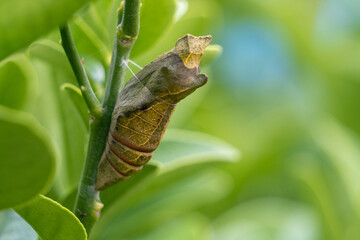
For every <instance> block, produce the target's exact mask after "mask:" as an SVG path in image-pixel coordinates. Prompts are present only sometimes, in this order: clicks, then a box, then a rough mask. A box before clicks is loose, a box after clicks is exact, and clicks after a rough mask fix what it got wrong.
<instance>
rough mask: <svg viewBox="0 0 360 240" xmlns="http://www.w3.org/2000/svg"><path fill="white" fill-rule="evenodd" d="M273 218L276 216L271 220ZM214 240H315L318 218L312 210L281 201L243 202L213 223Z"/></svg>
mask: <svg viewBox="0 0 360 240" xmlns="http://www.w3.org/2000/svg"><path fill="white" fill-rule="evenodd" d="M274 216H276V217H274ZM212 226H213V233H214V236H213V239H223V240H231V239H238V237H239V236H242V238H243V239H254V240H261V239H274V236H276V239H297V240H313V239H318V236H319V232H318V229H319V227H320V219H319V218H318V216H317V214H316V213H315V212H314V210H313V208H311V207H309V206H306V205H304V204H301V203H298V202H295V201H294V202H293V201H290V200H287V199H281V198H271V197H269V198H260V199H254V200H249V201H245V202H243V203H240V204H238V205H237V206H235V207H233V208H231V209H229V210H228V211H226V212H225V213H223V214H222V215H220V216H219V217H218V218H217V219H215V220H214V221H213V223H212Z"/></svg>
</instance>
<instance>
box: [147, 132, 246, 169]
mask: <svg viewBox="0 0 360 240" xmlns="http://www.w3.org/2000/svg"><path fill="white" fill-rule="evenodd" d="M238 158H239V151H238V150H237V149H236V148H234V147H232V146H230V145H228V144H227V143H225V142H224V141H222V140H220V139H218V138H215V137H213V136H210V135H207V134H205V133H199V132H192V131H186V130H178V129H168V130H167V131H166V132H165V135H164V139H163V140H162V142H161V144H160V146H159V148H158V149H157V150H156V151H155V153H154V156H153V159H154V160H156V161H159V162H160V163H162V164H163V165H164V168H163V169H164V171H165V170H166V171H169V170H171V169H175V168H179V167H181V166H186V165H192V164H196V163H206V162H211V161H230V162H233V161H235V160H237V159H238Z"/></svg>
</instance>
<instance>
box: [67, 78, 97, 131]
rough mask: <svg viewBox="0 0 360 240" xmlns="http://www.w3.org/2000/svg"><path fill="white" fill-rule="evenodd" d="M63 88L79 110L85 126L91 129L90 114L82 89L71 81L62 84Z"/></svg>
mask: <svg viewBox="0 0 360 240" xmlns="http://www.w3.org/2000/svg"><path fill="white" fill-rule="evenodd" d="M61 90H63V91H65V92H66V93H67V94H68V95H69V97H70V99H71V101H72V102H73V104H74V106H75V107H76V109H77V110H78V113H79V114H80V116H81V119H82V120H83V123H84V126H85V128H86V129H87V130H89V119H90V114H89V111H88V109H87V106H86V103H85V101H84V98H83V97H82V94H81V91H80V89H79V88H78V87H76V86H74V85H72V84H70V83H64V84H63V85H61Z"/></svg>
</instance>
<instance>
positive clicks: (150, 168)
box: [100, 163, 161, 212]
mask: <svg viewBox="0 0 360 240" xmlns="http://www.w3.org/2000/svg"><path fill="white" fill-rule="evenodd" d="M160 168H161V166H160V164H157V163H155V164H154V163H149V164H147V165H145V166H144V167H143V169H142V170H141V171H140V172H139V173H137V174H135V175H134V176H132V177H131V178H129V179H128V180H126V181H123V182H119V183H117V184H116V185H115V186H113V187H111V188H108V189H105V190H104V191H102V192H101V195H100V196H101V201H102V202H103V203H104V210H103V212H104V211H106V210H107V209H108V208H109V207H110V206H111V204H112V203H114V202H116V201H117V200H119V199H120V198H122V197H124V196H125V195H126V194H128V192H134V191H137V190H138V189H139V188H140V187H144V185H146V184H147V183H148V182H150V180H151V178H153V177H155V176H156V175H157V173H158V172H159V170H160Z"/></svg>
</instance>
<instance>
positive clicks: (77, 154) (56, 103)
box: [28, 41, 88, 200]
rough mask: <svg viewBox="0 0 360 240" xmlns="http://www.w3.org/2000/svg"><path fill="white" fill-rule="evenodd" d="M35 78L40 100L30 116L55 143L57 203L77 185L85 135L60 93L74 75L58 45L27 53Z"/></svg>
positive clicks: (45, 44)
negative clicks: (37, 83) (57, 163)
mask: <svg viewBox="0 0 360 240" xmlns="http://www.w3.org/2000/svg"><path fill="white" fill-rule="evenodd" d="M28 55H29V56H30V59H31V61H32V63H33V65H34V68H35V70H36V73H37V75H38V80H39V86H40V96H39V98H38V100H37V102H36V105H35V108H34V109H32V113H33V114H34V115H35V117H36V118H37V119H38V120H39V121H40V122H41V124H42V125H43V126H44V127H45V128H46V129H47V130H48V132H49V134H50V136H51V137H52V139H53V141H54V142H55V146H56V154H57V159H59V161H60V164H59V168H58V169H57V174H56V178H55V182H54V185H53V189H52V190H54V191H53V192H54V193H56V195H57V197H55V196H54V197H53V198H54V199H55V200H60V199H62V198H63V197H64V196H66V195H67V194H68V193H69V191H71V190H72V189H74V187H75V186H76V185H77V184H78V182H79V180H80V176H81V170H82V165H83V160H84V155H85V147H86V141H87V138H88V131H87V129H86V127H85V126H84V123H83V119H82V118H81V116H80V115H79V114H78V110H77V109H76V107H75V106H74V104H73V102H72V101H71V99H70V98H69V96H68V94H67V93H66V92H64V91H61V86H62V85H63V84H64V83H71V84H73V85H76V84H77V83H76V79H75V77H74V73H73V72H72V69H71V67H70V64H69V62H68V61H67V59H66V56H65V54H64V51H63V50H62V49H61V46H60V45H59V44H58V43H54V42H52V41H38V42H36V43H34V44H32V45H31V47H29V49H28Z"/></svg>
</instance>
